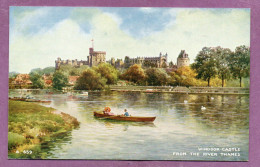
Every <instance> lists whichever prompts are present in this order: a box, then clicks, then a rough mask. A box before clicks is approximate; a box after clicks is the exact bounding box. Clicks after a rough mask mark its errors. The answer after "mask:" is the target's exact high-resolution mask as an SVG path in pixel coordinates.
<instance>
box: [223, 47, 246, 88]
mask: <svg viewBox="0 0 260 167" xmlns="http://www.w3.org/2000/svg"><path fill="white" fill-rule="evenodd" d="M228 60H229V67H230V70H231V73H232V75H233V78H234V79H237V78H238V79H239V83H240V87H242V78H244V77H249V71H250V66H249V65H250V48H249V47H247V46H244V45H243V46H238V47H236V49H235V52H234V53H233V54H231V55H230V57H229V59H228Z"/></svg>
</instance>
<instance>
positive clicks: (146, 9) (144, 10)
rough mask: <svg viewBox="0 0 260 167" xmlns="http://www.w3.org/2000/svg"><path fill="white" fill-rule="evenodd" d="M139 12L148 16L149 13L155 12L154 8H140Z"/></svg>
mask: <svg viewBox="0 0 260 167" xmlns="http://www.w3.org/2000/svg"><path fill="white" fill-rule="evenodd" d="M140 11H141V12H143V13H147V14H149V13H153V12H156V8H149V7H142V8H140Z"/></svg>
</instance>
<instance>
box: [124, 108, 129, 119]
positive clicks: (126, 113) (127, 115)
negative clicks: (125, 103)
mask: <svg viewBox="0 0 260 167" xmlns="http://www.w3.org/2000/svg"><path fill="white" fill-rule="evenodd" d="M124 111H125V114H124V116H126V117H129V116H130V115H129V113H128V112H127V110H126V109H125V110H124Z"/></svg>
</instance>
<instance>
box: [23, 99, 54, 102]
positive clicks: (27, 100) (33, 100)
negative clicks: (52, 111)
mask: <svg viewBox="0 0 260 167" xmlns="http://www.w3.org/2000/svg"><path fill="white" fill-rule="evenodd" d="M25 101H26V102H37V103H50V102H51V101H47V100H37V99H26V100H25Z"/></svg>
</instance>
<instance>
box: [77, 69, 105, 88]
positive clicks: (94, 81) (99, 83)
mask: <svg viewBox="0 0 260 167" xmlns="http://www.w3.org/2000/svg"><path fill="white" fill-rule="evenodd" d="M106 82H107V79H105V78H103V77H101V74H99V73H97V72H96V71H95V70H93V69H87V70H86V71H84V72H83V73H82V74H81V76H80V77H79V78H78V80H77V82H76V85H75V89H76V90H102V89H104V87H105V86H106Z"/></svg>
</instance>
